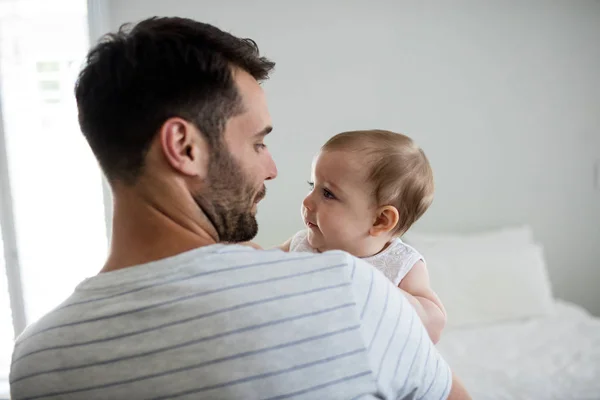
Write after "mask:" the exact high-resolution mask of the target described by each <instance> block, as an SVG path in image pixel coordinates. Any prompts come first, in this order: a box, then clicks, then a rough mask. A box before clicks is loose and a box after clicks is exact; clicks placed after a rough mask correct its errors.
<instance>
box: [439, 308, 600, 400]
mask: <svg viewBox="0 0 600 400" xmlns="http://www.w3.org/2000/svg"><path fill="white" fill-rule="evenodd" d="M448 317H449V318H452V316H451V315H449V316H448ZM438 348H439V349H440V351H441V352H442V354H443V355H444V357H445V358H446V359H447V361H448V363H449V364H450V366H451V367H452V369H453V370H454V371H455V372H456V373H457V375H458V376H459V377H460V378H461V379H462V380H463V382H464V383H465V385H466V386H467V388H468V390H469V392H470V393H471V394H472V396H473V398H474V399H511V400H514V399H533V400H551V399H561V400H567V399H577V400H582V399H586V400H598V399H600V319H598V318H594V317H591V316H590V315H589V314H588V313H587V312H586V311H584V310H583V309H582V308H580V307H578V306H575V305H573V304H570V303H566V302H561V301H558V302H556V305H555V308H554V311H553V312H552V315H551V316H548V317H541V318H537V319H530V320H527V321H522V322H510V323H503V324H495V325H491V326H488V327H479V328H464V329H459V328H457V329H454V330H448V331H446V332H444V334H443V335H442V340H441V341H440V343H439V344H438Z"/></svg>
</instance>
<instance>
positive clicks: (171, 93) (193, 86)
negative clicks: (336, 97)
mask: <svg viewBox="0 0 600 400" xmlns="http://www.w3.org/2000/svg"><path fill="white" fill-rule="evenodd" d="M274 66H275V63H273V62H271V61H270V60H268V59H266V58H264V57H261V56H260V55H259V52H258V47H257V45H256V43H255V42H254V41H252V40H251V39H240V38H237V37H235V36H233V35H231V34H229V33H227V32H223V31H221V30H220V29H218V28H216V27H214V26H212V25H209V24H204V23H201V22H197V21H193V20H190V19H185V18H156V17H155V18H150V19H146V20H144V21H142V22H140V23H138V24H137V25H135V26H134V27H133V28H132V29H130V27H129V26H128V25H124V26H122V27H121V28H120V29H119V31H118V32H117V33H113V34H108V35H106V36H104V38H103V39H101V41H100V42H99V43H98V44H97V45H96V46H95V47H94V48H93V49H92V50H91V51H90V52H89V54H88V57H87V60H86V65H85V67H84V68H83V70H82V71H81V73H80V74H79V78H78V80H77V83H76V85H75V97H76V99H77V107H78V110H79V124H80V126H81V130H82V132H83V134H84V135H85V137H86V139H87V141H88V143H89V144H90V147H91V148H92V151H93V152H94V154H95V156H96V158H97V159H98V162H99V163H100V166H101V168H102V170H103V171H104V173H105V174H106V176H107V178H108V179H109V180H110V181H115V180H119V181H122V182H125V183H129V184H131V183H134V182H135V180H136V179H137V177H138V176H139V175H140V173H141V172H142V169H143V166H144V159H145V156H146V153H147V152H148V149H149V147H150V144H151V142H152V140H153V138H154V136H155V134H156V133H157V132H158V130H159V129H160V127H161V125H162V124H163V123H164V122H165V121H166V120H167V119H168V118H171V117H181V118H183V119H185V120H187V121H190V122H192V123H194V124H195V125H196V126H197V127H198V129H200V131H201V132H202V133H203V134H204V135H205V136H206V139H207V141H208V143H209V145H211V146H217V145H218V144H219V143H220V140H221V136H222V132H223V129H224V127H225V123H226V122H227V120H228V119H229V118H231V117H232V116H235V115H237V114H239V113H241V112H242V111H243V110H242V103H241V98H240V95H239V93H238V90H237V87H236V85H235V82H234V80H233V69H234V68H240V69H243V70H245V71H247V72H248V73H249V74H251V75H252V76H253V77H254V78H255V79H256V80H257V81H262V80H265V79H267V78H268V76H269V73H270V72H271V70H272V69H273V68H274Z"/></svg>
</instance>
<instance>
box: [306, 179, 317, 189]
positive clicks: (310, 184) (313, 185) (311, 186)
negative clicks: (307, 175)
mask: <svg viewBox="0 0 600 400" xmlns="http://www.w3.org/2000/svg"><path fill="white" fill-rule="evenodd" d="M306 183H308V187H309V188H310V190H313V189H314V188H315V183H314V182H311V181H306Z"/></svg>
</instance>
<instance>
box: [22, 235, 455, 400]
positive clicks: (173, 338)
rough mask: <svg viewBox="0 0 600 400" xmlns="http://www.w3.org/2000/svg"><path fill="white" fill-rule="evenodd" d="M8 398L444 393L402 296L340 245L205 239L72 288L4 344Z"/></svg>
mask: <svg viewBox="0 0 600 400" xmlns="http://www.w3.org/2000/svg"><path fill="white" fill-rule="evenodd" d="M10 382H11V394H12V399H13V400H19V399H171V398H177V399H198V398H211V399H213V398H214V399H287V398H295V399H369V398H386V399H397V398H400V399H403V398H410V399H436V400H438V399H445V398H446V397H447V396H448V393H449V391H450V386H451V373H450V370H449V368H448V366H447V364H446V363H445V361H444V360H443V359H442V357H441V356H440V354H439V353H438V351H437V350H436V348H435V347H434V346H433V344H432V343H431V341H430V340H429V336H428V335H427V332H426V331H425V329H424V328H423V325H422V324H421V322H420V320H419V317H418V316H417V314H416V312H415V311H414V309H413V308H412V307H411V305H410V303H409V302H408V301H407V300H406V299H405V297H404V296H403V295H402V294H401V292H400V291H399V290H398V289H397V288H395V287H394V286H393V285H392V284H391V283H390V282H389V281H388V280H387V279H386V278H385V277H384V276H383V275H382V274H381V273H380V272H378V271H377V270H375V269H374V268H372V267H370V266H369V265H368V264H367V263H365V262H363V261H361V260H359V259H356V258H353V257H351V256H349V255H348V254H346V253H342V252H328V253H324V254H308V253H302V254H301V253H284V252H281V251H279V250H271V251H259V250H254V249H251V248H249V247H245V246H225V245H213V246H208V247H203V248H199V249H196V250H192V251H189V252H186V253H183V254H180V255H177V256H174V257H171V258H168V259H165V260H160V261H156V262H153V263H149V264H145V265H141V266H136V267H131V268H126V269H122V270H118V271H114V272H109V273H105V274H100V275H98V276H95V277H93V278H90V279H87V280H85V281H84V282H82V283H81V284H80V285H79V286H78V287H77V289H76V291H75V292H74V293H73V295H72V296H71V297H70V298H69V299H67V300H66V301H65V302H64V303H63V304H62V305H60V306H59V307H58V308H57V309H55V310H54V311H52V312H50V313H49V314H48V315H46V316H45V317H44V318H42V319H41V320H40V321H39V322H37V323H35V324H33V325H32V326H30V327H29V328H28V329H26V330H25V332H24V333H23V334H22V335H21V336H20V337H19V338H18V340H17V343H16V345H15V350H14V354H13V360H12V367H11V375H10Z"/></svg>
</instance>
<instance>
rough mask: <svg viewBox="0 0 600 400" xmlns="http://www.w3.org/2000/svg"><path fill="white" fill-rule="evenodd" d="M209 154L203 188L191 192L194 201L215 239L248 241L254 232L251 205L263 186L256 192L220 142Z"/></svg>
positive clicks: (262, 191) (263, 193)
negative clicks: (214, 232)
mask: <svg viewBox="0 0 600 400" xmlns="http://www.w3.org/2000/svg"><path fill="white" fill-rule="evenodd" d="M211 153H212V154H211V157H210V161H209V165H208V174H207V180H206V184H205V185H204V187H205V189H203V190H202V192H200V193H196V194H193V196H194V200H195V201H196V204H198V206H199V207H200V209H202V211H204V214H205V215H206V217H207V218H208V220H209V221H210V222H211V223H212V225H213V226H214V228H215V230H216V231H217V234H218V235H219V237H218V241H219V242H230V243H239V242H247V241H249V240H252V239H253V238H254V237H255V236H256V234H257V233H258V222H257V221H256V217H255V215H254V213H253V212H252V207H253V205H254V204H255V203H258V201H260V200H261V199H262V198H264V197H265V195H266V187H265V186H264V185H263V187H262V188H261V189H260V190H259V191H258V192H256V189H255V188H254V187H253V186H252V184H251V183H250V182H249V180H248V179H247V178H246V176H245V174H244V172H243V171H242V169H241V167H240V166H239V165H238V163H237V162H236V161H235V160H234V159H233V157H232V156H231V153H229V152H228V151H227V150H226V149H224V146H223V145H218V146H215V148H213V151H212V152H211Z"/></svg>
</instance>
